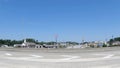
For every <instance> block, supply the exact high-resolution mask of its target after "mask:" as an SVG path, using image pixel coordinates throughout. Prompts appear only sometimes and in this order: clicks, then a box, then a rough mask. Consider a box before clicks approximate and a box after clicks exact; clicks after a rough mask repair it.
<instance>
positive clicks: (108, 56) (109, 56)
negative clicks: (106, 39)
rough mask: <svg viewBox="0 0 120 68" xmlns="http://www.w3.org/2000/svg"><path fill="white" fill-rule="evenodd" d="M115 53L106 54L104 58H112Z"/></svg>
mask: <svg viewBox="0 0 120 68" xmlns="http://www.w3.org/2000/svg"><path fill="white" fill-rule="evenodd" d="M113 56H114V55H113V54H111V55H107V56H105V57H103V58H104V59H108V58H111V57H113Z"/></svg>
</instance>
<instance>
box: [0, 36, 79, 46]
mask: <svg viewBox="0 0 120 68" xmlns="http://www.w3.org/2000/svg"><path fill="white" fill-rule="evenodd" d="M23 42H24V39H23V40H10V39H0V46H1V45H8V46H13V45H14V44H22V43H23ZM26 42H32V43H36V44H40V45H44V44H45V45H54V44H59V42H58V43H57V42H54V41H51V42H44V41H41V42H39V41H38V40H35V39H32V38H27V39H26ZM65 43H68V44H73V45H77V44H79V43H77V42H72V41H68V42H65Z"/></svg>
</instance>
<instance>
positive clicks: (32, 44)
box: [14, 40, 43, 48]
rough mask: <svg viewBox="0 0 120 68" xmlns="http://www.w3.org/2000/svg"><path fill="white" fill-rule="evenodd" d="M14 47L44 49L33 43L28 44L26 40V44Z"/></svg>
mask: <svg viewBox="0 0 120 68" xmlns="http://www.w3.org/2000/svg"><path fill="white" fill-rule="evenodd" d="M14 47H18V48H43V46H42V45H38V44H36V43H32V42H26V40H24V42H23V43H22V44H14Z"/></svg>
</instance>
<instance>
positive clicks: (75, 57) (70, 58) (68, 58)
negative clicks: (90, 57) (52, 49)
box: [61, 55, 79, 60]
mask: <svg viewBox="0 0 120 68" xmlns="http://www.w3.org/2000/svg"><path fill="white" fill-rule="evenodd" d="M61 56H63V57H67V58H64V59H61V60H72V59H77V58H79V56H71V55H61Z"/></svg>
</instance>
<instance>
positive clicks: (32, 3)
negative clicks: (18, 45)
mask: <svg viewBox="0 0 120 68" xmlns="http://www.w3.org/2000/svg"><path fill="white" fill-rule="evenodd" d="M119 25H120V0H0V38H2V39H18V40H19V39H24V38H35V39H38V40H39V41H54V36H55V35H58V40H59V41H77V42H81V39H82V38H84V39H85V40H86V41H95V40H97V41H101V40H105V39H109V38H111V36H112V35H114V36H115V37H116V36H120V30H119V29H120V27H119Z"/></svg>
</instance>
